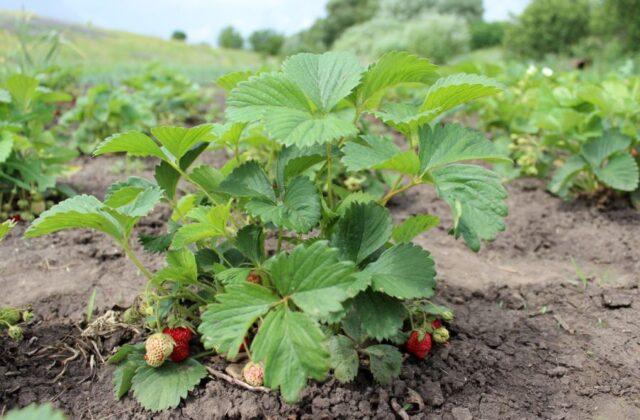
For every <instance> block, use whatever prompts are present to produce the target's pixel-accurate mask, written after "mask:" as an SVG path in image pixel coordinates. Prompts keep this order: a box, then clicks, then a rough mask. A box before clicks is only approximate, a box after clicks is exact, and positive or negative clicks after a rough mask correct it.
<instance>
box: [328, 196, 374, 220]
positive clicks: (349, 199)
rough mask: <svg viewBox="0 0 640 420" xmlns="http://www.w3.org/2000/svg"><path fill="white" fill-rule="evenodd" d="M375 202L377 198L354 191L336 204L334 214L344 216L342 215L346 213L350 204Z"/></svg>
mask: <svg viewBox="0 0 640 420" xmlns="http://www.w3.org/2000/svg"><path fill="white" fill-rule="evenodd" d="M376 200H377V198H376V197H375V196H374V195H372V194H370V193H368V192H364V191H356V192H353V193H351V194H349V195H348V196H346V197H344V198H343V199H342V201H340V204H338V208H337V209H336V210H335V212H336V214H337V215H338V216H344V214H345V213H346V212H347V210H349V208H350V207H351V205H352V204H354V203H361V204H366V203H369V202H371V201H376Z"/></svg>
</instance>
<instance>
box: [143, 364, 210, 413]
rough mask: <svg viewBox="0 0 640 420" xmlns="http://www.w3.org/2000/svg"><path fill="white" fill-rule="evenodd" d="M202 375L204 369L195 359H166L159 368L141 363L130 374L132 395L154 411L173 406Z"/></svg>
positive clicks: (190, 389)
mask: <svg viewBox="0 0 640 420" xmlns="http://www.w3.org/2000/svg"><path fill="white" fill-rule="evenodd" d="M205 376H207V370H206V369H205V367H204V366H202V365H201V364H200V363H198V362H197V361H196V360H194V359H187V360H185V361H183V362H180V363H172V362H165V363H164V364H163V365H162V366H160V367H158V368H153V367H151V366H141V367H140V368H139V369H138V371H137V372H136V374H135V376H134V377H133V381H132V389H133V395H134V396H135V398H136V400H138V402H139V403H140V404H141V405H142V406H143V407H144V408H146V409H147V410H150V411H153V412H158V411H163V410H166V409H169V408H175V407H177V406H178V404H180V400H181V399H182V398H186V397H187V394H188V393H189V391H192V390H193V389H194V388H195V387H196V386H197V385H198V384H199V383H200V381H201V380H202V379H203V378H204V377H205Z"/></svg>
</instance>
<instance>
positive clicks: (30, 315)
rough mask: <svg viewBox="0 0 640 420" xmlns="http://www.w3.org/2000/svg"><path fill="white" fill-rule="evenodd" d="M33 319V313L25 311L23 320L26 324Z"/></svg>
mask: <svg viewBox="0 0 640 420" xmlns="http://www.w3.org/2000/svg"><path fill="white" fill-rule="evenodd" d="M32 319H33V312H31V311H24V312H22V320H23V321H24V322H29V321H31V320H32Z"/></svg>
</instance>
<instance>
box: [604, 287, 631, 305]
mask: <svg viewBox="0 0 640 420" xmlns="http://www.w3.org/2000/svg"><path fill="white" fill-rule="evenodd" d="M631 303H632V300H631V296H629V295H627V294H625V293H623V292H621V291H618V290H605V291H604V292H602V306H603V307H605V308H608V309H618V308H629V307H630V306H631Z"/></svg>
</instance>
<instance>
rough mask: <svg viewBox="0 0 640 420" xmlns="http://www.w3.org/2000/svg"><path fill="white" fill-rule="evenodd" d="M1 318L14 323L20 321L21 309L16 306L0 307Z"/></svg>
mask: <svg viewBox="0 0 640 420" xmlns="http://www.w3.org/2000/svg"><path fill="white" fill-rule="evenodd" d="M0 319H1V320H3V321H6V322H7V323H9V324H11V325H13V324H17V323H18V322H20V311H19V310H18V309H16V308H10V307H6V308H0Z"/></svg>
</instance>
